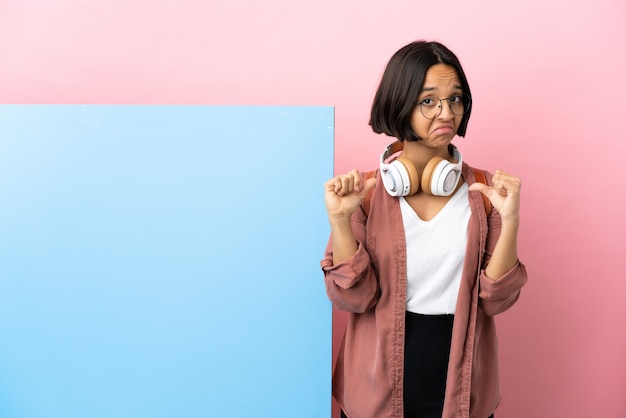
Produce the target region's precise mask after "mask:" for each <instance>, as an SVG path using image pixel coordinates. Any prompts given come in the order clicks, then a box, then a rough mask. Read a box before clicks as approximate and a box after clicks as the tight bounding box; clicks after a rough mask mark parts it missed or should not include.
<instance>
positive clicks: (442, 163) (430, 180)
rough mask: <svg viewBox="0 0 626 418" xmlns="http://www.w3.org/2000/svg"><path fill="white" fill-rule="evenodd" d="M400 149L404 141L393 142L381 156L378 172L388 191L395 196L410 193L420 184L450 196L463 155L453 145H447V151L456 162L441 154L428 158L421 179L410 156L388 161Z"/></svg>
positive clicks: (434, 192)
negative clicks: (449, 151) (448, 147)
mask: <svg viewBox="0 0 626 418" xmlns="http://www.w3.org/2000/svg"><path fill="white" fill-rule="evenodd" d="M403 148H404V143H403V142H400V141H396V142H393V143H391V144H389V145H388V146H387V148H385V151H384V152H383V153H382V154H381V155H380V173H381V177H382V180H383V185H384V186H385V189H386V190H387V193H389V194H390V195H391V196H395V197H399V196H410V195H412V194H415V193H417V191H418V190H419V188H420V184H421V186H422V190H424V192H426V193H430V194H432V195H435V196H450V195H451V194H452V193H453V192H454V191H455V190H456V186H457V185H458V184H459V180H460V179H461V167H462V166H463V158H462V157H461V153H460V152H459V150H458V149H457V148H456V147H455V146H454V145H450V150H451V152H452V156H453V157H454V159H455V160H456V161H457V162H456V163H451V162H450V161H448V160H446V159H445V158H441V157H434V158H431V160H430V161H428V163H427V164H426V167H424V172H423V173H422V178H421V182H420V177H419V175H418V174H417V169H416V168H415V166H414V165H413V163H412V162H411V161H410V160H409V159H407V158H402V157H397V158H394V159H393V160H392V161H390V162H387V160H388V159H389V157H391V156H393V155H394V154H397V153H398V152H400V151H402V149H403Z"/></svg>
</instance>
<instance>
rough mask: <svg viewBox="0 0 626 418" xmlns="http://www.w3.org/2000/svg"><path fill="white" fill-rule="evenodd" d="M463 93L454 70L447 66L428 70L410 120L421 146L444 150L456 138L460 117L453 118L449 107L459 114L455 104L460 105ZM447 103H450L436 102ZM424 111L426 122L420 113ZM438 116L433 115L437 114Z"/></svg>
mask: <svg viewBox="0 0 626 418" xmlns="http://www.w3.org/2000/svg"><path fill="white" fill-rule="evenodd" d="M462 94H463V89H462V88H461V82H460V81H459V76H458V75H457V73H456V70H455V69H454V67H451V66H449V65H446V64H436V65H433V66H432V67H430V68H429V69H428V71H427V72H426V78H425V80H424V86H423V87H422V90H421V92H420V94H419V97H417V103H422V106H421V109H420V105H419V104H418V105H416V106H415V108H414V109H413V114H412V116H411V128H413V132H415V134H416V135H417V137H418V138H420V140H421V141H422V142H423V144H424V145H428V146H431V147H444V146H445V147H447V146H448V145H449V144H450V143H451V142H452V139H453V138H454V136H455V135H456V132H457V130H458V129H459V125H460V124H461V120H462V119H463V114H462V113H461V115H460V116H459V115H456V114H455V113H453V112H452V109H451V106H455V103H456V107H455V109H456V112H457V113H459V112H458V106H459V103H458V101H459V100H461V102H462ZM439 99H449V100H441V101H440V100H439ZM422 109H423V111H424V112H425V113H426V114H427V116H429V117H432V119H429V118H427V117H426V116H424V114H423V113H422ZM439 110H441V112H440V113H439V115H436V114H437V112H439Z"/></svg>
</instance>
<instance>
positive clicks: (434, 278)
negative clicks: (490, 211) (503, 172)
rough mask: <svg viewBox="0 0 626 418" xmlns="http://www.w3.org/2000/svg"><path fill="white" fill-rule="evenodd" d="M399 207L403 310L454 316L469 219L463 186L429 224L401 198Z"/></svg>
mask: <svg viewBox="0 0 626 418" xmlns="http://www.w3.org/2000/svg"><path fill="white" fill-rule="evenodd" d="M400 207H401V209H402V219H403V221H404V230H405V237H406V253H407V254H406V255H407V266H406V267H407V268H406V271H407V294H406V309H407V311H410V312H415V313H420V314H426V315H440V314H454V313H455V310H456V301H457V298H458V293H459V286H460V284H461V275H462V273H463V263H464V261H465V251H466V247H467V228H468V224H469V218H470V207H469V201H468V186H467V183H463V184H462V185H461V187H460V188H459V190H457V192H456V193H455V194H454V195H453V196H452V197H451V198H450V200H449V201H448V202H447V203H446V205H445V206H444V207H443V209H441V211H440V212H439V213H438V214H437V215H436V216H435V217H434V218H433V219H431V220H430V221H423V220H422V219H420V217H419V216H418V215H417V213H415V211H414V210H413V208H411V206H410V205H409V204H408V202H407V201H406V200H405V199H404V197H401V198H400Z"/></svg>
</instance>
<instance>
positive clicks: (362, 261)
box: [320, 210, 380, 313]
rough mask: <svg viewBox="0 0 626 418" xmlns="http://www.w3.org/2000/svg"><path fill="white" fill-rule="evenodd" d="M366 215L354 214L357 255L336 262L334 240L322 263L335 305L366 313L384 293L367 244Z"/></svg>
mask: <svg viewBox="0 0 626 418" xmlns="http://www.w3.org/2000/svg"><path fill="white" fill-rule="evenodd" d="M366 221H367V218H366V217H365V214H364V213H363V212H362V211H361V210H358V211H357V212H356V213H355V214H354V215H353V216H352V231H353V233H354V236H355V238H356V240H357V244H358V248H357V250H356V252H355V253H354V255H353V256H352V257H350V258H349V259H347V260H345V261H343V262H342V263H339V264H337V265H336V266H335V265H333V253H332V245H331V241H332V240H331V239H329V240H328V245H327V247H326V251H325V254H324V259H323V260H322V261H321V263H320V265H321V267H322V271H323V273H324V281H325V284H326V293H327V295H328V298H329V299H330V301H331V302H332V303H333V305H334V306H335V307H336V308H338V309H341V310H343V311H347V312H354V313H363V312H366V311H368V310H370V309H371V308H373V307H374V306H375V305H376V303H377V302H378V298H379V296H380V291H379V286H378V278H377V275H376V272H375V269H374V267H373V266H372V263H371V259H370V255H369V254H368V252H367V250H366V247H365V245H364V244H363V242H364V241H365V223H366Z"/></svg>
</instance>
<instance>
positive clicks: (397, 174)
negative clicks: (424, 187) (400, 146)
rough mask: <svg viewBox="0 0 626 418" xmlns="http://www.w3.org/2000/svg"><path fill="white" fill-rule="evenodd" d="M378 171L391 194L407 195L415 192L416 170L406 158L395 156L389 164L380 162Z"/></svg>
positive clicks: (416, 184)
mask: <svg viewBox="0 0 626 418" xmlns="http://www.w3.org/2000/svg"><path fill="white" fill-rule="evenodd" d="M380 173H381V177H382V180H383V185H384V186H385V189H386V190H387V193H389V194H390V195H391V196H395V197H400V196H408V195H410V194H415V193H417V190H418V189H419V176H418V174H417V170H416V169H415V166H414V165H413V163H411V161H409V160H407V159H406V158H396V159H395V160H394V161H392V162H391V163H389V164H381V166H380Z"/></svg>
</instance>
